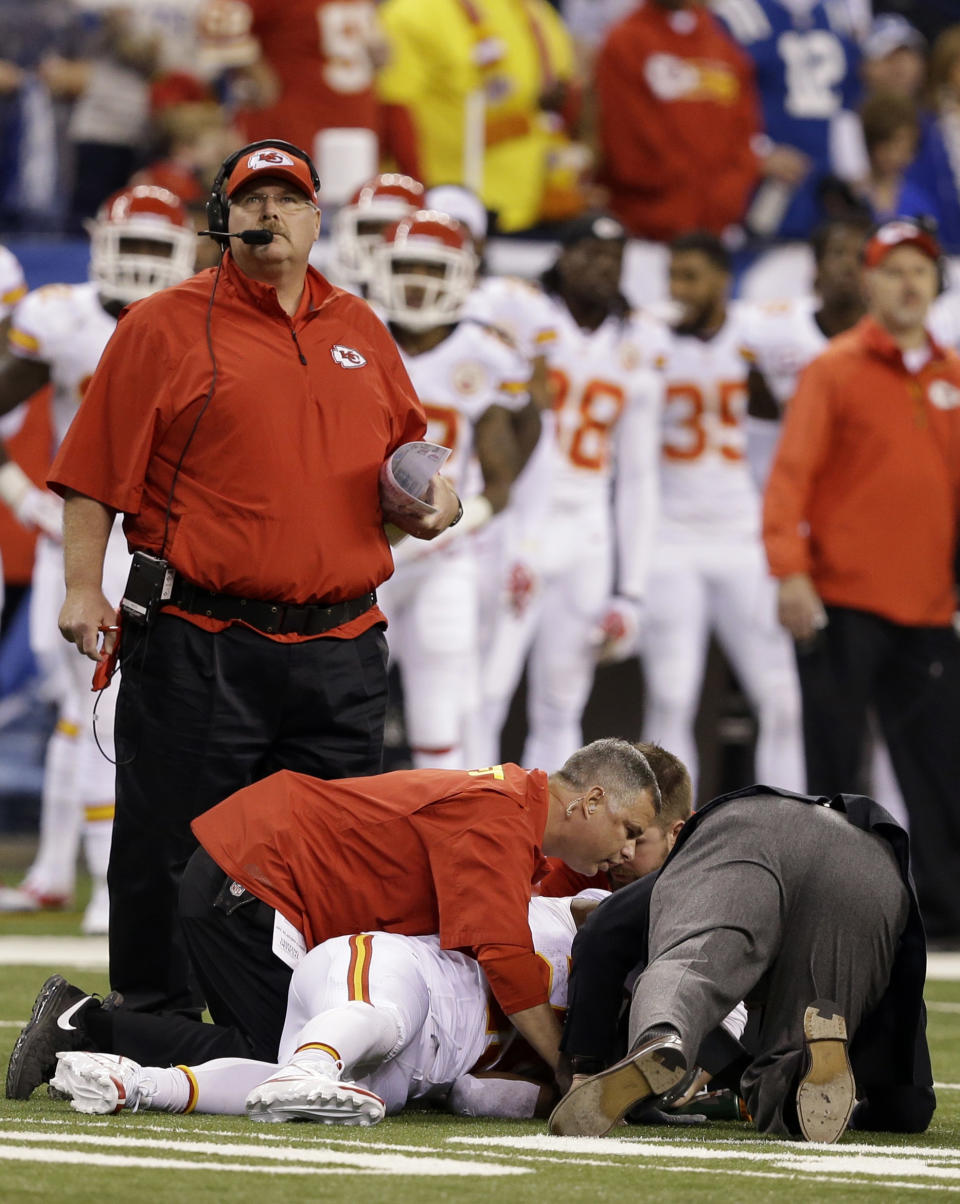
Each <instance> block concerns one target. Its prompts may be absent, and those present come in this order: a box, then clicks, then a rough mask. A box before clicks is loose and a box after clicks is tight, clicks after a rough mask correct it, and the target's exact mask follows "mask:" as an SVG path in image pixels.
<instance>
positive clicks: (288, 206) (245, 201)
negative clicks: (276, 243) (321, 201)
mask: <svg viewBox="0 0 960 1204" xmlns="http://www.w3.org/2000/svg"><path fill="white" fill-rule="evenodd" d="M267 201H272V202H273V203H274V204H275V205H276V207H277V208H278V209H279V210H280V212H281V213H300V212H302V211H303V210H304V209H315V208H316V206H315V205H314V204H313V202H312V201H310V200H308V199H307V197H305V196H304V195H303V194H302V193H299V192H282V193H280V195H279V196H274V195H273V193H270V192H248V193H247V194H246V195H245V196H242V197H239V198H238V199H237V200H235V201H233V202H232V204H234V205H236V206H237V207H238V208H239V209H243V210H244V212H245V213H255V212H256V211H257V210H258V209H262V208H263V207H264V205H266V203H267Z"/></svg>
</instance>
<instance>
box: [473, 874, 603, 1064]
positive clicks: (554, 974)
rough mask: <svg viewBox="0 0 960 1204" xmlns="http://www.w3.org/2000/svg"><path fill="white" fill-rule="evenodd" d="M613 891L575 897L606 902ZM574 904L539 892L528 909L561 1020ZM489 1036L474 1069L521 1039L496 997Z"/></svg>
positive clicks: (590, 890)
mask: <svg viewBox="0 0 960 1204" xmlns="http://www.w3.org/2000/svg"><path fill="white" fill-rule="evenodd" d="M609 894H610V892H609V891H608V890H599V889H597V888H595V887H589V888H588V889H587V890H582V891H580V893H579V894H578V895H575V896H573V898H577V899H595V900H597V901H602V900H603V899H606V898H607V897H608V896H609ZM570 903H571V900H570V898H563V899H552V898H545V897H541V896H539V895H536V896H534V897H533V898H532V899H531V900H530V907H529V909H528V912H527V918H528V920H529V922H530V935H531V936H532V937H533V947H534V949H535V950H536V952H537V957H539V958H541V959H542V960H543V961H544V962H546V964H547V969H548V972H549V980H550V1000H549V1002H550V1006H551V1007H552V1008H553V1010H554V1011H555V1012H556V1013H557V1016H558V1017H559V1019H560V1022H561V1023H562V1022H563V1018H564V1016H565V1015H566V1012H567V991H568V988H569V986H570V967H571V965H572V958H571V954H570V951H571V949H572V948H573V938H574V937H575V936H576V935H577V925H576V921H575V920H574V918H573V912H572V911H571V910H570ZM486 1038H487V1040H486V1048H485V1050H484V1053H483V1056H482V1057H481V1059H480V1061H479V1062H478V1063H477V1065H476V1066H475V1067H474V1069H477V1070H489V1069H490V1068H491V1067H492V1066H495V1065H497V1064H498V1063H499V1062H500V1061H501V1059H502V1058H503V1056H504V1054H505V1053H506V1051H507V1049H508V1048H510V1047H511V1046H512V1045H513V1044H514V1043H515V1042H516V1041H518V1040H519V1034H518V1033H517V1030H516V1029H515V1028H514V1027H513V1025H512V1024H511V1023H510V1021H509V1020H508V1019H507V1017H506V1016H504V1014H503V1013H502V1012H501V1011H500V1009H499V1008H498V1007H497V1005H496V1002H495V1001H494V1000H493V998H492V996H491V998H490V1002H489V1004H488V1010H487V1034H486Z"/></svg>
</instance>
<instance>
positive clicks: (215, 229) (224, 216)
mask: <svg viewBox="0 0 960 1204" xmlns="http://www.w3.org/2000/svg"><path fill="white" fill-rule="evenodd" d="M268 147H273V148H275V149H276V150H282V151H286V152H287V154H288V155H293V157H294V158H296V159H301V160H302V161H303V162H304V163H306V165H307V167H308V168H309V169H310V179H311V180H312V181H313V187H314V188H315V189H316V191H317V192H319V191H320V176H319V175H318V173H317V169H316V168H315V167H314V165H313V160H312V159H311V158H310V156H309V155H308V154H307V152H306V151H304V150H301V149H300V147H299V146H294V145H293V143H292V142H284V141H283V139H282V138H262V139H261V140H260V141H259V142H250V143H248V145H247V146H241V147H240V149H239V150H236V151H234V152H233V154H232V155H228V156H227V157H226V159H224V161H223V162H222V163H221V164H220V170H219V171H218V172H217V178H216V179H215V180H214V181H213V186H212V188H211V189H210V199H209V200H208V201H207V226H208V227H209V229H210V233H211V235H212V236H213V238H214V239H215V240H216V241H217V242H219V243H220V244H221V246H226V244H227V241H228V240H227V237H226V234H227V224H228V218H229V213H230V204H229V202H228V200H227V198H226V196H225V195H224V190H225V188H226V186H227V180H229V179H230V173H231V172H232V171H233V169H234V168H235V167H236V165H237V164H238V163H239V162H240V160H241V159H242V158H243V156H244V155H249V154H252V153H253V152H254V151H258V150H266V149H267V148H268ZM218 235H219V237H218Z"/></svg>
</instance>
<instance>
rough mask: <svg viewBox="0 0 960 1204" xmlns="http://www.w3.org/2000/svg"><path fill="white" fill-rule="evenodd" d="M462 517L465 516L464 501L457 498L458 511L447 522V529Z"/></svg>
mask: <svg viewBox="0 0 960 1204" xmlns="http://www.w3.org/2000/svg"><path fill="white" fill-rule="evenodd" d="M461 518H463V502H462V501H461V500H460V499H459V498H457V513H456V514H455V515H454V516H453V518H452V520H451V521H450V522H449V523H447V530H449V529H450V528H451V527H455V526H456V525H457V523H458V522H459V521H460V520H461Z"/></svg>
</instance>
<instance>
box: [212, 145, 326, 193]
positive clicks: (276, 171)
mask: <svg viewBox="0 0 960 1204" xmlns="http://www.w3.org/2000/svg"><path fill="white" fill-rule="evenodd" d="M258 176H263V177H266V176H276V177H278V178H279V179H281V180H289V182H290V183H291V184H295V185H296V186H297V188H299V189H300V191H301V192H303V193H305V194H306V195H307V196H308V197H309V198H310V200H311V201H312V202H313V203H314V204H316V203H317V191H316V189H315V188H314V186H313V177H312V176H311V174H310V168H309V167H308V166H307V164H306V162H305V161H304V160H303V159H298V158H296V156H294V155H290V154H288V153H287V152H286V151H285V150H280V148H279V147H275V146H265V147H261V149H260V150H255V151H251V152H250V154H249V155H244V156H243V157H242V158H241V159H240V160H239V162H238V163H237V165H236V167H234V169H233V171H232V172H231V173H230V178H229V180H227V196H228V197H231V196H233V194H234V193H235V192H236V191H237V189H238V188H240V187H241V185H243V184H246V183H247V182H248V181H249V180H253V179H255V178H256V177H258Z"/></svg>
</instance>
